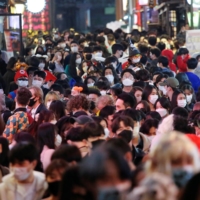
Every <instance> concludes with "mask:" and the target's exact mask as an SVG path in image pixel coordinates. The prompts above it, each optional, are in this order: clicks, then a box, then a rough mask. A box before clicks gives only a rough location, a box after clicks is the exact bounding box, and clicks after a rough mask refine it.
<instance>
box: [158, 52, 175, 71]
mask: <svg viewBox="0 0 200 200" xmlns="http://www.w3.org/2000/svg"><path fill="white" fill-rule="evenodd" d="M161 55H162V56H165V57H167V58H168V60H169V68H170V69H171V70H172V71H173V72H175V73H176V65H175V64H174V63H173V57H174V54H173V51H172V50H170V49H164V50H163V51H162V53H161Z"/></svg>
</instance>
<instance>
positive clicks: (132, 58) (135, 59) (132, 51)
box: [122, 43, 144, 72]
mask: <svg viewBox="0 0 200 200" xmlns="http://www.w3.org/2000/svg"><path fill="white" fill-rule="evenodd" d="M140 59H141V54H140V51H139V50H138V49H137V48H136V47H135V46H134V45H133V44H132V43H130V46H129V56H128V61H127V62H126V63H124V64H123V66H122V68H123V69H126V68H128V69H132V70H133V71H135V72H136V71H138V70H140V69H143V68H144V67H143V64H142V63H140Z"/></svg>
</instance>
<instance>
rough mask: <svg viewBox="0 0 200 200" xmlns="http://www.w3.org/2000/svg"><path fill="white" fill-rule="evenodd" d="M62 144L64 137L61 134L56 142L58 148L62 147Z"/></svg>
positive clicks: (57, 136)
mask: <svg viewBox="0 0 200 200" xmlns="http://www.w3.org/2000/svg"><path fill="white" fill-rule="evenodd" d="M61 143H62V137H61V136H60V135H59V134H57V135H56V141H55V145H56V147H59V146H60V145H61Z"/></svg>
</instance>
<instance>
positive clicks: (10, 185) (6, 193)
mask: <svg viewBox="0 0 200 200" xmlns="http://www.w3.org/2000/svg"><path fill="white" fill-rule="evenodd" d="M33 175H34V180H33V183H32V184H31V188H30V190H29V188H28V190H27V192H26V194H24V190H23V189H22V188H21V187H19V183H18V182H17V180H16V178H15V177H14V176H13V173H11V174H9V175H7V176H5V177H3V182H2V183H1V184H0V200H9V199H10V200H11V199H12V200H39V199H42V196H43V194H44V192H45V191H46V189H47V183H46V181H45V175H44V174H43V173H41V172H36V171H33ZM24 185H25V184H24ZM25 189H27V188H26V187H25ZM30 197H31V198H30Z"/></svg>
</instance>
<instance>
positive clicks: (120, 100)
mask: <svg viewBox="0 0 200 200" xmlns="http://www.w3.org/2000/svg"><path fill="white" fill-rule="evenodd" d="M123 103H124V101H123V100H122V99H117V101H116V105H120V104H123Z"/></svg>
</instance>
